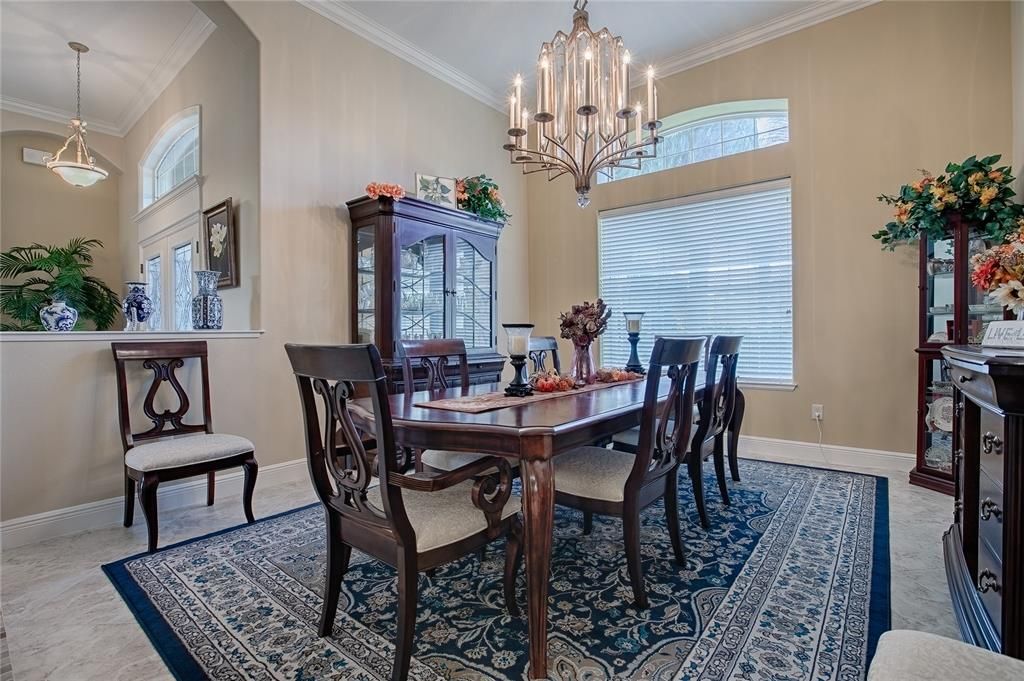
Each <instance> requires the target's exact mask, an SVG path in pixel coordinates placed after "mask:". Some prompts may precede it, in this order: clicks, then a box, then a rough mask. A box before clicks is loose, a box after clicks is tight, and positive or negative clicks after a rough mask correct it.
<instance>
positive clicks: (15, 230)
mask: <svg viewBox="0 0 1024 681" xmlns="http://www.w3.org/2000/svg"><path fill="white" fill-rule="evenodd" d="M63 143H64V140H63V138H62V137H60V136H58V135H55V134H51V133H46V132H17V131H12V132H4V133H2V134H0V250H7V249H8V248H11V247H12V246H29V245H31V244H33V243H42V244H55V245H59V246H64V245H66V244H67V243H68V241H70V240H71V239H73V238H76V237H83V238H93V239H99V240H100V241H102V242H103V248H99V249H95V250H94V251H93V256H94V258H95V262H94V265H93V269H92V272H91V274H93V275H94V276H97V277H99V278H100V279H102V280H103V281H104V282H106V284H107V286H109V287H110V288H112V289H113V290H114V291H119V290H120V282H121V265H120V260H119V257H118V255H119V254H118V224H117V201H118V183H119V182H120V177H119V173H118V172H117V170H116V169H115V168H114V167H113V165H112V164H111V163H110V162H109V161H108V160H107V159H105V158H103V157H101V156H97V157H96V163H97V165H99V166H100V167H102V168H105V169H106V170H108V172H110V176H109V177H108V178H107V179H106V180H104V181H102V182H99V183H97V184H95V185H93V186H92V187H89V188H88V189H81V188H79V187H72V186H71V185H69V184H68V183H66V182H64V181H63V180H61V179H60V178H59V177H57V176H56V175H54V174H53V172H51V171H50V170H48V169H47V168H46V167H44V166H39V165H33V164H29V163H25V162H24V161H23V160H22V150H23V149H24V148H26V147H27V148H30V149H38V150H40V151H45V152H48V153H53V152H55V151H56V150H57V149H59V148H60V146H61V145H62V144H63ZM87 326H88V328H92V324H88V325H87Z"/></svg>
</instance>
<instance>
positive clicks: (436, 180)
mask: <svg viewBox="0 0 1024 681" xmlns="http://www.w3.org/2000/svg"><path fill="white" fill-rule="evenodd" d="M416 198H417V199H422V200H423V201H429V202H430V203H436V204H437V205H439V206H445V207H446V208H458V205H457V203H456V200H455V178H454V177H437V176H436V175H420V174H419V173H416Z"/></svg>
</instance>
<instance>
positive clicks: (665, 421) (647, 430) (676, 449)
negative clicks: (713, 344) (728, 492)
mask: <svg viewBox="0 0 1024 681" xmlns="http://www.w3.org/2000/svg"><path fill="white" fill-rule="evenodd" d="M704 342H705V341H704V338H703V337H698V338H665V337H662V336H659V337H657V338H655V340H654V349H653V350H651V362H650V367H649V369H648V372H647V384H646V386H645V391H644V406H643V410H642V411H641V414H640V437H639V440H638V443H637V452H636V459H635V460H634V462H633V470H632V471H631V472H630V475H629V478H628V479H627V482H626V488H627V490H629V489H631V488H632V489H639V488H640V487H643V486H644V485H647V484H649V483H650V482H652V481H653V480H656V479H658V478H661V477H664V476H665V475H666V474H667V473H669V472H670V471H673V470H675V468H676V466H678V464H679V463H680V462H681V461H682V459H683V456H684V455H685V453H686V448H687V445H689V443H690V435H691V431H692V428H693V419H692V418H691V417H690V415H691V414H692V413H693V401H694V393H695V391H696V388H697V369H698V366H699V365H700V361H701V358H702V356H703V354H704ZM663 372H664V374H665V375H667V376H668V378H669V379H670V380H671V388H670V390H669V394H668V397H667V398H666V399H665V401H664V402H663V403H662V404H660V405H659V404H658V390H659V387H660V383H661V379H662V376H663Z"/></svg>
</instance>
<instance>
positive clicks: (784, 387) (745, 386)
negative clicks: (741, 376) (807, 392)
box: [737, 381, 797, 392]
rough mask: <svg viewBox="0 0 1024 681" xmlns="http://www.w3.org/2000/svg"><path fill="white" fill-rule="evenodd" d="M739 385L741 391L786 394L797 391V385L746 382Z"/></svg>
mask: <svg viewBox="0 0 1024 681" xmlns="http://www.w3.org/2000/svg"><path fill="white" fill-rule="evenodd" d="M737 385H738V386H739V387H740V389H741V390H781V391H784V392H793V391H794V390H796V387H797V384H796V383H748V382H746V381H738V382H737Z"/></svg>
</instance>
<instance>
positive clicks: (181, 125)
mask: <svg viewBox="0 0 1024 681" xmlns="http://www.w3.org/2000/svg"><path fill="white" fill-rule="evenodd" d="M200 137H201V135H200V118H199V107H198V106H191V107H189V108H187V109H183V110H182V111H179V112H178V113H176V114H175V115H174V116H171V118H170V119H169V120H168V121H167V122H166V123H164V126H163V127H162V128H161V129H160V132H158V133H157V134H156V135H155V136H154V137H153V140H152V141H151V142H150V143H149V148H148V149H146V153H144V154H143V155H142V162H141V163H139V209H140V210H142V209H144V208H147V207H148V206H150V205H152V204H153V203H155V202H156V201H157V200H158V199H159V198H160V197H162V196H166V195H167V194H169V193H170V192H171V190H173V189H174V188H175V187H178V186H179V185H181V184H182V183H183V182H185V181H186V180H188V179H189V178H191V177H194V176H196V175H198V174H199V172H200V159H201V158H202V156H201V150H200Z"/></svg>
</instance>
